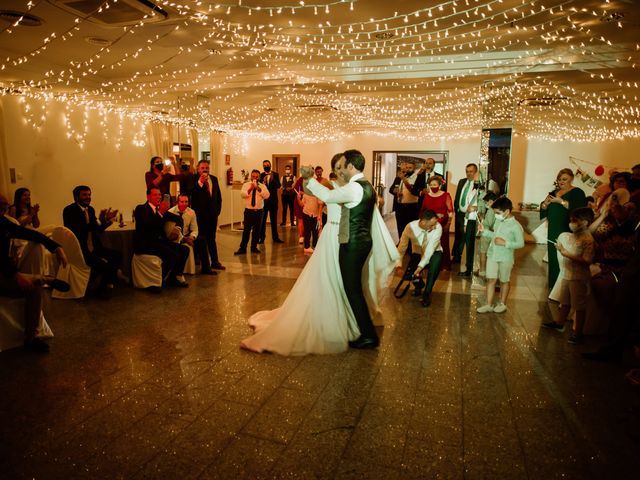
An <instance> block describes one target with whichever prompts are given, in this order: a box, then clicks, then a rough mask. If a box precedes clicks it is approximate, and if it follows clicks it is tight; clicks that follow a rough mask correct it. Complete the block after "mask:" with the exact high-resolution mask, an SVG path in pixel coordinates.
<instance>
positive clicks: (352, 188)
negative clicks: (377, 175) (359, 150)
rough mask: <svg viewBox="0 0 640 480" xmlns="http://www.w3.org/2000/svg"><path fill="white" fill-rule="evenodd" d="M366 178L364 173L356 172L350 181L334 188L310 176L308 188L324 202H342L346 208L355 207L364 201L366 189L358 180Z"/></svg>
mask: <svg viewBox="0 0 640 480" xmlns="http://www.w3.org/2000/svg"><path fill="white" fill-rule="evenodd" d="M361 178H364V173H356V174H355V175H354V176H353V177H351V179H350V180H349V183H347V184H346V185H344V186H342V187H338V188H334V189H333V190H331V189H329V188H327V187H325V186H324V185H322V184H321V183H320V182H318V181H317V180H316V179H315V178H313V177H312V178H310V179H309V183H307V188H308V189H309V190H310V191H311V193H313V194H314V195H315V196H316V197H318V198H319V199H320V200H321V201H323V202H324V203H340V204H342V205H343V206H344V207H346V208H349V209H351V208H353V207H355V206H357V205H358V204H359V203H360V202H361V201H362V196H363V195H364V190H362V185H360V184H359V183H358V182H357V180H360V179H361Z"/></svg>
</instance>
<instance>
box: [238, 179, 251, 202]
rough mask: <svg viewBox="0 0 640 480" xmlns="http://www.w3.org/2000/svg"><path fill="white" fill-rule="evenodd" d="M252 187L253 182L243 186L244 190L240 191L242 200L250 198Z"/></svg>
mask: <svg viewBox="0 0 640 480" xmlns="http://www.w3.org/2000/svg"><path fill="white" fill-rule="evenodd" d="M250 185H251V182H247V183H243V184H242V189H241V190H240V196H241V197H242V198H249V186H250Z"/></svg>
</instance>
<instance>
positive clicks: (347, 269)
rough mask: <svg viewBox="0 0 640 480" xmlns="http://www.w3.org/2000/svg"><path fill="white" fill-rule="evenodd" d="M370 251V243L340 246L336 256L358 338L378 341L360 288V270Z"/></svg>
mask: <svg viewBox="0 0 640 480" xmlns="http://www.w3.org/2000/svg"><path fill="white" fill-rule="evenodd" d="M370 251H371V242H366V243H362V242H361V243H359V244H357V245H356V244H352V243H343V244H341V245H340V251H339V254H338V257H339V261H340V275H341V276H342V283H343V284H344V291H345V293H346V294H347V298H348V299H349V305H351V310H353V314H354V316H355V317H356V322H357V323H358V328H359V329H360V336H361V337H363V338H368V339H376V340H377V339H378V334H377V333H376V330H375V328H374V326H373V322H372V321H371V316H370V315H369V308H368V307H367V301H366V300H365V298H364V291H363V288H362V269H363V268H364V264H365V262H366V261H367V257H368V256H369V252H370Z"/></svg>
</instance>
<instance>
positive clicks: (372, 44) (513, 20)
mask: <svg viewBox="0 0 640 480" xmlns="http://www.w3.org/2000/svg"><path fill="white" fill-rule="evenodd" d="M0 9H1V11H0V83H1V86H2V93H3V94H4V95H21V96H24V97H26V98H31V99H36V100H40V101H43V102H45V101H46V102H48V101H50V100H51V99H56V98H57V99H59V100H61V101H64V102H65V104H66V105H68V107H67V108H70V109H73V108H75V109H84V110H85V111H87V110H95V111H97V112H99V114H100V115H103V114H104V112H105V111H111V112H117V113H118V114H119V115H121V116H122V117H123V118H125V117H130V118H134V119H137V120H144V121H162V122H168V123H173V124H180V125H184V126H190V127H193V128H197V129H198V130H201V131H206V130H217V131H225V132H229V133H231V134H238V135H244V136H253V137H257V138H265V139H272V140H277V141H294V142H319V141H330V140H335V139H338V138H343V137H344V136H348V135H353V134H357V133H366V134H373V135H385V136H395V137H401V138H407V139H417V140H419V139H430V138H442V137H444V138H458V137H465V136H470V135H476V136H477V135H478V134H479V131H480V130H481V128H483V127H491V126H496V125H507V124H508V125H511V126H512V127H513V128H514V130H515V132H516V133H517V134H520V135H527V136H529V137H536V138H544V139H548V140H574V141H601V140H611V139H624V138H634V137H638V136H640V126H639V117H640V110H639V107H640V100H639V97H640V95H639V90H638V88H639V84H640V78H639V77H640V75H639V73H638V72H639V70H638V68H639V65H640V61H639V60H640V45H639V42H640V41H638V40H637V39H640V9H638V8H637V7H636V5H635V2H634V1H633V0H544V1H543V0H440V1H435V0H420V1H412V0H405V1H402V2H388V1H380V0H353V1H351V0H346V1H344V0H326V1H315V2H313V1H302V0H299V1H287V0H274V1H258V0H230V1H228V2H219V3H217V2H211V1H208V0H177V1H166V0H21V1H18V0H4V1H3V2H2V6H1V7H0ZM202 97H205V98H207V99H208V101H207V102H199V101H197V98H202ZM44 110H45V111H44V114H45V115H46V108H45V109H44ZM159 112H161V113H159Z"/></svg>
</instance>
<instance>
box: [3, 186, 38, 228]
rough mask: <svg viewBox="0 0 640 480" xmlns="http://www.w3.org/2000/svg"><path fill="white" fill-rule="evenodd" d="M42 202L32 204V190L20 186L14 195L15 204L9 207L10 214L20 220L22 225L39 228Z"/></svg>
mask: <svg viewBox="0 0 640 480" xmlns="http://www.w3.org/2000/svg"><path fill="white" fill-rule="evenodd" d="M39 211H40V204H38V203H36V204H35V205H31V191H29V189H28V188H24V187H21V188H18V189H17V190H16V191H15V193H14V195H13V205H11V206H10V207H9V216H10V217H13V218H15V219H16V220H18V223H19V224H20V226H21V227H29V228H39V227H40V219H39V218H38V212H39Z"/></svg>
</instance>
